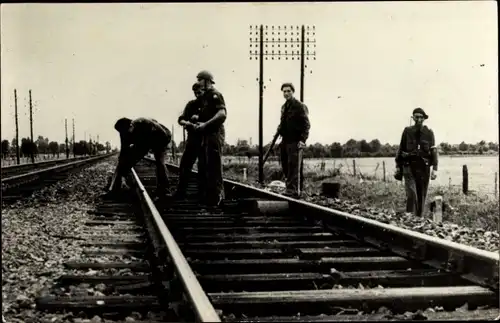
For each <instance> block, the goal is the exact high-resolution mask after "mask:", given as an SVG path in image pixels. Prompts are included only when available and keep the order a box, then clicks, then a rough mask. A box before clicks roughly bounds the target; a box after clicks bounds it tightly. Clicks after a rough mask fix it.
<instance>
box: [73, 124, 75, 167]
mask: <svg viewBox="0 0 500 323" xmlns="http://www.w3.org/2000/svg"><path fill="white" fill-rule="evenodd" d="M73 158H75V118H73Z"/></svg>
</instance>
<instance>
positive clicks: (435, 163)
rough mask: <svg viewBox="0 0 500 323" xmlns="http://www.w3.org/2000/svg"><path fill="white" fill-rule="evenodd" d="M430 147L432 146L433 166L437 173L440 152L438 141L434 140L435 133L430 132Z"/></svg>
mask: <svg viewBox="0 0 500 323" xmlns="http://www.w3.org/2000/svg"><path fill="white" fill-rule="evenodd" d="M429 132H430V142H429V144H430V146H431V148H430V149H431V165H432V169H433V170H435V171H437V170H438V151H437V147H436V139H435V138H434V131H432V130H430V129H429Z"/></svg>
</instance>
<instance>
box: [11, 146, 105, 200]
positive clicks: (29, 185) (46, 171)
mask: <svg viewBox="0 0 500 323" xmlns="http://www.w3.org/2000/svg"><path fill="white" fill-rule="evenodd" d="M112 155H114V153H111V154H105V155H99V156H93V157H83V158H80V157H78V158H71V159H65V160H57V161H49V162H42V163H35V164H26V165H17V166H11V167H6V168H2V203H10V202H14V201H17V200H19V199H20V198H22V197H25V196H28V195H30V194H31V193H33V192H34V191H36V190H38V189H40V188H42V187H45V186H47V185H50V184H51V183H55V182H57V181H59V180H61V179H64V178H66V176H67V175H68V174H69V173H71V172H74V171H76V170H78V169H81V167H84V166H88V165H90V164H92V163H96V162H98V161H100V160H103V159H105V158H108V157H111V156H112Z"/></svg>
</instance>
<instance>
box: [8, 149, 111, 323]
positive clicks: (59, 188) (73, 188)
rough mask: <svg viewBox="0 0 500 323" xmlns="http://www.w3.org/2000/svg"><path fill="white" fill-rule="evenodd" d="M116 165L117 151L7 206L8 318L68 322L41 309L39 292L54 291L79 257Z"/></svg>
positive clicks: (43, 293)
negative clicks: (83, 237)
mask: <svg viewBox="0 0 500 323" xmlns="http://www.w3.org/2000/svg"><path fill="white" fill-rule="evenodd" d="M115 165H116V157H113V158H110V159H107V160H105V161H102V162H99V163H98V164H96V165H93V166H89V167H86V168H84V169H83V170H81V171H79V172H78V173H75V174H71V175H69V176H68V178H67V179H65V180H62V181H60V182H57V183H55V184H53V185H50V186H49V187H46V188H43V189H42V190H40V191H37V192H35V193H33V195H32V196H30V197H28V198H25V199H22V200H20V201H17V202H16V203H15V204H12V205H3V206H2V298H3V299H2V315H3V318H4V319H5V321H6V322H9V323H11V322H26V323H29V322H63V321H64V319H63V316H61V315H56V314H44V313H39V312H37V311H36V308H35V298H36V297H38V296H41V295H45V294H47V293H48V290H49V289H50V287H52V286H53V285H54V280H55V279H57V278H58V277H59V276H60V275H61V273H62V272H63V271H64V267H63V265H62V264H63V262H65V261H68V260H70V259H74V258H79V257H80V254H81V251H82V249H81V246H80V244H81V241H78V240H75V239H73V238H74V237H75V236H77V235H78V234H79V232H80V231H82V230H83V227H84V223H85V221H86V220H88V219H89V217H90V215H88V214H87V210H91V209H93V208H94V205H95V204H94V203H95V201H96V198H97V197H98V196H99V195H101V194H102V193H103V188H104V187H105V185H106V184H107V181H108V178H109V177H110V176H111V175H112V173H113V171H114V168H115Z"/></svg>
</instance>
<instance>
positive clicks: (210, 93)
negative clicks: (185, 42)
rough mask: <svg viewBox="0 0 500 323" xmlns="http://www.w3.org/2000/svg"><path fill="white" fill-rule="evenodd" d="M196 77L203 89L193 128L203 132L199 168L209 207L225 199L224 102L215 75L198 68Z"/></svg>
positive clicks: (219, 203)
mask: <svg viewBox="0 0 500 323" xmlns="http://www.w3.org/2000/svg"><path fill="white" fill-rule="evenodd" d="M196 78H197V79H198V83H199V84H200V86H201V88H202V90H203V96H202V108H201V112H200V116H199V122H198V123H197V124H196V126H195V130H196V131H197V132H199V133H200V134H201V136H202V139H201V141H202V149H201V153H200V157H199V159H198V170H199V171H201V172H203V174H204V178H203V179H204V183H205V185H204V191H205V192H206V196H205V197H204V198H205V201H204V202H205V203H206V204H207V206H209V207H216V206H218V205H221V203H222V202H223V200H224V183H223V180H222V149H223V147H224V139H225V129H224V121H225V120H226V103H225V102H224V97H223V96H222V94H221V93H220V92H219V91H217V90H216V89H215V88H214V86H213V85H214V84H215V82H214V77H213V76H212V74H211V73H210V72H208V71H201V72H200V73H198V75H197V76H196Z"/></svg>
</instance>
